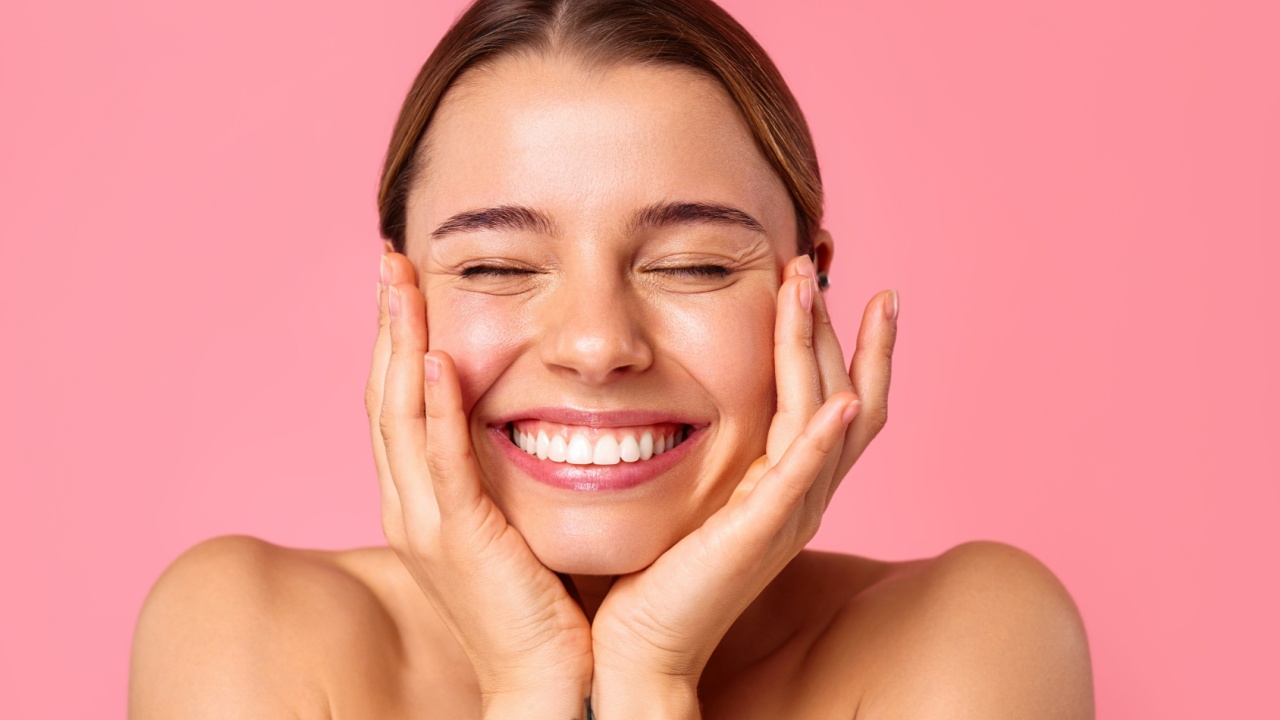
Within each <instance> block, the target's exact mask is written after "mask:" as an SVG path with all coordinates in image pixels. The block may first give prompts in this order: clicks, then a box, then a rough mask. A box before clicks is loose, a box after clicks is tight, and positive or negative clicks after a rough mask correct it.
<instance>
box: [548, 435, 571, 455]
mask: <svg viewBox="0 0 1280 720" xmlns="http://www.w3.org/2000/svg"><path fill="white" fill-rule="evenodd" d="M568 455H569V446H568V445H567V444H565V441H564V438H563V437H561V436H559V435H556V436H555V437H553V438H551V447H550V448H549V449H548V450H547V459H548V460H550V461H551V462H564V459H565V458H566V457H568Z"/></svg>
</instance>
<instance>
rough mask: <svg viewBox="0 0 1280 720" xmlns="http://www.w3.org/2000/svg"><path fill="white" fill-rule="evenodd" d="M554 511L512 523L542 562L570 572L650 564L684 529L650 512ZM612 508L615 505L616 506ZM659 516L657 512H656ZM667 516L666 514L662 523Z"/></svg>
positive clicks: (625, 570)
mask: <svg viewBox="0 0 1280 720" xmlns="http://www.w3.org/2000/svg"><path fill="white" fill-rule="evenodd" d="M595 510H596V511H595V512H590V511H588V512H581V511H579V512H573V511H570V510H566V509H564V508H561V509H559V511H558V512H555V511H553V512H552V513H548V514H544V515H542V516H541V517H535V518H529V520H531V522H520V521H519V519H515V518H513V522H512V524H513V526H515V527H516V529H517V530H519V531H520V534H521V535H522V536H524V539H525V542H526V543H528V545H529V549H530V550H532V551H533V554H534V556H535V557H537V558H538V561H539V562H541V563H542V564H543V565H545V566H547V568H549V569H550V570H552V571H553V572H557V573H567V574H570V575H626V574H629V573H633V572H639V571H640V570H643V569H645V568H646V567H648V566H649V565H651V564H653V561H654V560H657V559H658V557H660V556H661V555H662V553H664V552H666V551H667V550H668V549H670V548H671V546H672V545H674V544H675V543H676V542H677V541H678V540H679V538H680V537H682V536H683V535H684V534H685V533H684V532H682V531H681V530H680V529H678V528H674V527H671V526H670V525H667V524H666V523H665V522H658V521H655V516H653V515H648V514H643V515H638V514H636V513H626V515H627V516H629V517H618V516H617V515H618V514H620V513H613V512H599V510H600V509H599V508H597V509H595ZM615 510H616V509H615ZM658 517H660V516H658ZM669 521H670V514H668V516H667V518H666V522H669Z"/></svg>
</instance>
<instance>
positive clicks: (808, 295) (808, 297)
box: [800, 278, 813, 312]
mask: <svg viewBox="0 0 1280 720" xmlns="http://www.w3.org/2000/svg"><path fill="white" fill-rule="evenodd" d="M800 307H802V308H804V311H805V312H809V311H810V310H812V309H813V280H810V279H809V278H805V279H804V280H803V281H801V283H800Z"/></svg>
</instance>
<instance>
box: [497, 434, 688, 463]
mask: <svg viewBox="0 0 1280 720" xmlns="http://www.w3.org/2000/svg"><path fill="white" fill-rule="evenodd" d="M688 434H689V433H688V429H687V428H684V427H681V428H679V429H677V430H674V431H672V432H671V433H670V434H667V435H659V436H657V438H656V439H655V438H654V435H653V431H645V432H644V433H643V434H641V435H640V437H639V438H638V439H637V438H636V436H635V435H631V434H623V435H622V439H621V440H619V439H618V437H617V436H615V435H613V434H608V433H606V434H602V435H600V436H599V437H598V438H597V439H596V441H595V443H594V444H593V443H592V442H591V440H589V439H587V435H586V434H584V433H574V434H572V435H571V436H570V437H569V439H568V440H566V439H565V437H564V436H563V435H560V434H559V433H556V434H555V435H547V432H546V430H539V431H538V433H537V435H534V434H533V433H531V432H521V431H520V430H519V429H518V428H515V427H514V426H513V427H512V428H511V442H512V443H513V444H514V445H515V446H516V447H518V448H520V449H521V450H523V451H525V452H526V453H528V454H530V455H534V456H536V457H537V458H538V459H540V460H550V461H552V462H567V463H570V464H572V465H617V464H618V463H619V462H628V463H633V462H637V461H640V460H648V459H650V458H652V457H654V456H656V455H661V454H663V453H665V452H667V451H669V450H671V449H673V448H675V447H676V446H677V445H679V444H680V443H682V442H684V441H685V439H686V437H687V436H688Z"/></svg>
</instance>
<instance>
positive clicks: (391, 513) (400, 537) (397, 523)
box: [382, 508, 405, 551]
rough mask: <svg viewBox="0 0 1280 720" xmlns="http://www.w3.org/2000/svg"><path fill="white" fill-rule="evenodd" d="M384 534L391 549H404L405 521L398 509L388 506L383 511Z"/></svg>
mask: <svg viewBox="0 0 1280 720" xmlns="http://www.w3.org/2000/svg"><path fill="white" fill-rule="evenodd" d="M382 534H383V535H384V536H385V537H386V538H387V544H388V545H390V546H391V549H393V550H396V551H399V550H402V549H404V546H405V537H404V521H403V520H402V519H401V518H400V512H399V511H398V510H392V509H390V508H387V509H384V510H383V511H382Z"/></svg>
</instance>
